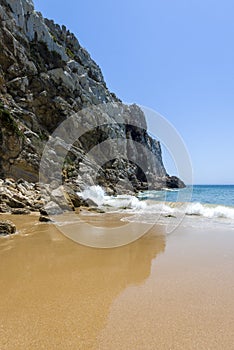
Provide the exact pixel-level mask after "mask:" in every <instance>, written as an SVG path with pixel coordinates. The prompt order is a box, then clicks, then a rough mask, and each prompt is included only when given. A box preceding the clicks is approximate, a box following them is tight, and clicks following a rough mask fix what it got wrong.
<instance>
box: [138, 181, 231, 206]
mask: <svg viewBox="0 0 234 350" xmlns="http://www.w3.org/2000/svg"><path fill="white" fill-rule="evenodd" d="M139 198H140V199H141V200H146V199H150V200H156V201H167V202H177V201H181V202H182V201H189V202H193V203H194V202H197V203H201V204H217V205H224V206H234V185H194V186H193V187H191V186H188V187H187V188H185V189H181V190H173V191H147V192H144V193H141V194H140V195H139Z"/></svg>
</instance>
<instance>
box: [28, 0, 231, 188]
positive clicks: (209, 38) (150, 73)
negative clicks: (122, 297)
mask: <svg viewBox="0 0 234 350" xmlns="http://www.w3.org/2000/svg"><path fill="white" fill-rule="evenodd" d="M34 3H35V7H36V10H38V11H41V12H42V14H43V15H44V16H45V17H48V18H52V19H54V20H55V21H56V22H57V23H59V24H65V25H66V26H67V27H68V28H69V29H70V30H71V31H72V32H74V33H75V34H76V36H77V37H78V39H79V41H80V43H81V45H82V46H84V47H85V48H86V49H87V50H88V51H89V53H90V54H91V56H92V58H93V59H94V60H95V61H96V62H97V63H98V64H99V65H100V67H101V69H102V71H103V74H104V77H105V80H106V82H107V85H108V87H109V89H110V90H112V91H114V92H115V93H116V94H117V95H118V96H119V97H120V98H121V99H122V100H123V101H126V102H136V103H138V104H141V105H144V106H148V107H150V108H152V109H154V110H156V111H158V112H159V113H160V114H162V115H163V116H165V117H166V118H167V119H168V120H169V121H170V122H171V123H172V124H173V125H174V126H175V127H176V129H177V130H178V132H179V133H180V134H181V136H182V138H183V139H184V141H185V143H186V145H187V148H188V150H189V153H190V155H191V158H192V164H193V168H194V180H195V181H194V182H195V183H213V184H215V183H226V184H228V183H232V184H233V183H234V155H233V154H234V2H233V0H222V1H221V0H220V1H218V0H144V1H143V0H141V1H139V0H118V1H110V0H99V1H94V0H87V1H80V0H78V1H77V0H66V1H62V0H50V1H42V0H35V1H34ZM169 171H170V169H169Z"/></svg>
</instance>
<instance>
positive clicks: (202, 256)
mask: <svg viewBox="0 0 234 350" xmlns="http://www.w3.org/2000/svg"><path fill="white" fill-rule="evenodd" d="M6 217H7V218H10V219H11V220H12V221H13V222H15V223H16V226H17V228H18V229H19V232H20V233H19V234H18V235H15V236H12V237H7V238H0V261H1V263H0V349H1V350H11V349H12V350H13V349H14V350H16V349H17V350H21V349H22V350H23V349H40V350H41V349H56V350H57V349H61V350H62V349H69V350H70V349H74V350H77V349H78V350H83V349H84V350H86V349H87V350H89V349H95V350H96V349H100V350H105V349H108V350H111V349H113V350H118V349H121V350H125V349H126V350H128V349H129V350H138V349H139V350H148V349H149V350H150V349H152V350H155V349H157V350H169V349H173V350H177V349H178V350H181V349H185V350H190V349H196V350H198V349H199V350H203V349H204V350H208V349H212V350H215V349H217V350H220V349H226V350H230V349H232V348H233V343H234V334H233V329H234V274H233V267H234V231H233V230H227V229H225V230H223V231H222V230H220V229H219V230H215V229H213V230H202V229H201V228H198V229H188V228H187V229H183V228H181V227H180V228H178V229H177V230H176V231H175V232H174V233H173V234H171V235H166V234H165V233H164V229H163V227H155V228H153V229H151V230H150V232H149V233H148V234H147V235H145V236H144V237H142V238H140V239H138V240H137V241H135V242H134V243H131V244H128V245H126V246H123V247H120V248H113V249H94V248H88V247H85V246H82V245H79V244H77V243H75V242H73V241H72V240H70V239H68V238H66V237H64V236H63V235H62V234H61V233H60V231H59V230H58V229H57V228H56V227H55V226H54V225H51V224H37V222H38V217H34V216H21V217H20V216H11V217H8V216H6V215H1V219H4V218H6ZM87 220H89V222H90V223H91V224H94V223H96V225H97V226H98V225H99V226H100V225H103V222H104V221H105V223H106V225H107V227H112V225H114V226H115V225H116V226H118V225H119V217H118V216H115V217H113V216H112V217H111V218H110V217H109V218H107V217H106V215H94V216H93V217H92V216H89V217H88V218H87ZM121 225H122V227H123V230H124V227H125V226H124V225H123V224H121ZM126 234H127V232H126Z"/></svg>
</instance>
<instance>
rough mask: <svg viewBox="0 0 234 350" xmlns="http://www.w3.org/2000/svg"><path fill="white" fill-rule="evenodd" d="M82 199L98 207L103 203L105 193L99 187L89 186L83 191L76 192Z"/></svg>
mask: <svg viewBox="0 0 234 350" xmlns="http://www.w3.org/2000/svg"><path fill="white" fill-rule="evenodd" d="M78 195H80V196H81V197H82V198H83V199H91V200H92V201H93V202H94V203H96V204H97V205H98V206H101V205H103V203H104V201H105V191H104V189H103V188H102V187H101V186H89V187H87V188H86V189H85V190H84V191H82V192H78Z"/></svg>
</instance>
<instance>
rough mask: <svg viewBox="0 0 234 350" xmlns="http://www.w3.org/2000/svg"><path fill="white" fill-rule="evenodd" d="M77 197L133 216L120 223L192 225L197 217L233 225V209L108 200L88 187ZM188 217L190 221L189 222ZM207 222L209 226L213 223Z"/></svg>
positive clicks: (131, 199) (127, 197) (120, 198)
mask: <svg viewBox="0 0 234 350" xmlns="http://www.w3.org/2000/svg"><path fill="white" fill-rule="evenodd" d="M79 194H80V195H81V196H82V197H83V198H84V199H88V198H89V199H92V200H93V201H94V202H95V203H96V204H97V205H98V206H100V207H104V208H106V210H107V211H122V212H126V213H131V214H133V215H132V216H131V217H126V218H123V221H132V222H134V221H135V222H144V223H166V222H168V220H169V219H171V220H172V221H173V220H176V219H179V218H182V217H183V216H184V217H185V218H186V217H187V219H186V220H185V221H186V222H187V223H188V222H191V220H192V217H193V220H192V221H193V223H194V220H195V219H196V217H200V218H204V219H207V220H208V219H213V220H222V222H223V223H228V224H231V225H234V207H227V206H223V205H208V204H202V203H199V202H198V203H179V202H163V201H155V200H151V199H148V200H140V199H139V198H137V197H135V196H130V195H119V196H107V195H106V194H105V191H104V190H103V188H101V187H100V186H91V187H89V188H87V189H85V190H84V191H83V192H81V193H79ZM190 217H191V220H189V218H190ZM197 220H198V218H197ZM209 221H210V222H212V220H209ZM215 222H216V221H215ZM220 222H221V221H220ZM197 223H198V221H197Z"/></svg>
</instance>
